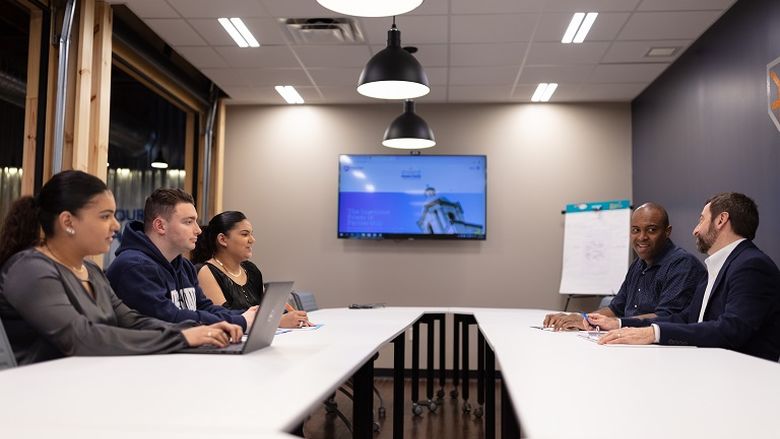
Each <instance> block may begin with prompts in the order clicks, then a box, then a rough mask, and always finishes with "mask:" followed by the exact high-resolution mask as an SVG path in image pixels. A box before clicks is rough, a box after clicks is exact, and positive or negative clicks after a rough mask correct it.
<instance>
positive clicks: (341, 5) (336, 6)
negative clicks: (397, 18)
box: [317, 0, 423, 17]
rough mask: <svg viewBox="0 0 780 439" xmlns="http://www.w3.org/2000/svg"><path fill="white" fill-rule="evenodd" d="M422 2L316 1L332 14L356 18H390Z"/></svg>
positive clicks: (397, 0)
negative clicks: (336, 13)
mask: <svg viewBox="0 0 780 439" xmlns="http://www.w3.org/2000/svg"><path fill="white" fill-rule="evenodd" d="M422 2H423V0H392V1H387V0H317V3H319V4H320V5H322V6H323V7H325V8H327V9H330V10H331V11H333V12H338V13H340V14H344V15H355V16H358V17H390V16H393V15H402V14H405V13H407V12H409V11H412V10H414V9H415V8H417V7H418V6H420V4H421V3H422Z"/></svg>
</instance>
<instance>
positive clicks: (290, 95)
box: [274, 85, 303, 104]
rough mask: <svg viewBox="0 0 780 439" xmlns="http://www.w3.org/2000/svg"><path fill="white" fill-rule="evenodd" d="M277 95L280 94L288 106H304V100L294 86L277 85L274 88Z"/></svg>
mask: <svg viewBox="0 0 780 439" xmlns="http://www.w3.org/2000/svg"><path fill="white" fill-rule="evenodd" d="M274 89H275V90H276V92H277V93H279V94H280V95H281V96H282V98H284V100H285V101H287V103H288V104H302V103H303V98H302V97H301V95H300V94H299V93H298V90H296V89H295V87H293V86H292V85H277V86H276V87H274Z"/></svg>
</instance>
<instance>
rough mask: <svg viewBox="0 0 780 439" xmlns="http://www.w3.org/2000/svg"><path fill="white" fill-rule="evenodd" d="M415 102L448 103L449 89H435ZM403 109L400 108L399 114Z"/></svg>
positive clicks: (442, 87) (443, 87)
mask: <svg viewBox="0 0 780 439" xmlns="http://www.w3.org/2000/svg"><path fill="white" fill-rule="evenodd" d="M414 101H415V102H447V87H445V86H441V87H433V88H431V92H430V93H428V94H427V95H425V96H423V97H421V98H416V99H415V100H414ZM401 110H403V108H399V114H400V113H401Z"/></svg>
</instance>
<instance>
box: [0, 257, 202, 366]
mask: <svg viewBox="0 0 780 439" xmlns="http://www.w3.org/2000/svg"><path fill="white" fill-rule="evenodd" d="M95 277H96V278H97V279H94V278H95ZM91 278H92V280H93V289H94V291H95V295H96V298H97V302H98V303H99V302H100V301H101V300H104V301H105V300H108V301H109V303H110V306H111V308H112V309H108V310H102V311H104V312H103V315H97V314H100V310H98V309H95V310H89V309H81V308H86V307H82V306H80V305H79V304H78V303H75V304H74V303H73V302H72V301H71V297H72V295H73V294H74V291H73V289H72V288H71V287H72V285H70V284H69V282H68V280H66V279H64V278H63V274H62V273H61V272H60V269H58V267H57V266H56V265H55V264H54V263H53V262H51V261H49V260H47V259H46V258H45V257H28V258H24V259H22V260H20V261H18V262H17V263H16V264H14V266H13V267H11V269H10V270H9V272H8V274H7V277H6V282H5V288H4V291H3V294H4V295H5V296H6V298H7V300H8V302H9V303H10V304H11V305H12V306H13V307H14V308H15V309H16V310H17V312H18V313H19V314H20V315H21V316H22V318H24V320H25V321H26V322H27V323H29V324H30V325H31V326H33V327H34V328H35V329H36V330H37V331H38V332H39V333H40V334H41V336H43V337H45V338H46V339H47V340H48V341H49V342H50V343H52V344H53V345H54V346H56V347H57V349H59V350H60V351H61V352H62V353H63V354H64V355H67V356H70V355H86V356H91V355H129V354H152V353H166V352H172V351H176V350H178V349H181V348H183V347H186V346H187V342H186V340H185V339H184V336H183V335H182V334H181V329H180V328H178V327H176V326H174V325H167V324H164V323H163V322H159V321H154V319H147V318H145V317H142V316H140V315H138V314H137V313H136V312H135V311H133V310H131V309H130V308H128V307H127V306H126V305H124V304H122V302H121V301H120V300H119V299H118V298H117V297H116V295H115V294H114V292H113V291H112V290H111V288H110V286H108V283H107V282H106V281H105V277H102V276H101V275H98V276H92V277H91ZM80 293H81V294H84V293H83V292H80ZM69 295H70V296H69ZM90 314H93V315H90Z"/></svg>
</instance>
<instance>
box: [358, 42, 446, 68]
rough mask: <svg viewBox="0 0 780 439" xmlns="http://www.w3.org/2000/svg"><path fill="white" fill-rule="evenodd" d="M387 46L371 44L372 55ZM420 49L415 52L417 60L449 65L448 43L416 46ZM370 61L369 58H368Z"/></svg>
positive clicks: (440, 65)
mask: <svg viewBox="0 0 780 439" xmlns="http://www.w3.org/2000/svg"><path fill="white" fill-rule="evenodd" d="M404 46H406V45H404ZM385 47H387V46H378V45H377V46H371V56H374V55H376V54H377V52H379V51H380V50H382V49H384V48H385ZM414 47H416V48H417V49H418V51H417V52H416V53H415V54H414V57H415V58H416V59H417V61H419V62H420V64H422V66H423V67H424V68H425V67H447V66H448V65H449V58H448V57H447V47H448V45H447V44H421V45H419V46H414ZM366 61H368V59H366Z"/></svg>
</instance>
